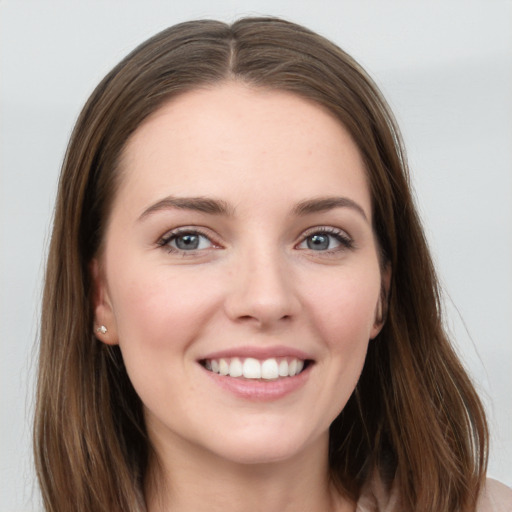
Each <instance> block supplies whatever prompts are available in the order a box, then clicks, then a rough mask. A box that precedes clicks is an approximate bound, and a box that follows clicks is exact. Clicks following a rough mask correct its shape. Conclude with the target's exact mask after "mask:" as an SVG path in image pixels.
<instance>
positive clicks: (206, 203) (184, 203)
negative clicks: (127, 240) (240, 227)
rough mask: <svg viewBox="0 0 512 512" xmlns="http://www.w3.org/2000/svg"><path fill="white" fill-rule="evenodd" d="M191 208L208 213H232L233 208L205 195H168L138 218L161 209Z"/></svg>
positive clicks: (227, 214) (228, 214)
mask: <svg viewBox="0 0 512 512" xmlns="http://www.w3.org/2000/svg"><path fill="white" fill-rule="evenodd" d="M171 209H178V210H193V211H196V212H200V213H208V214H210V215H226V216H231V215H233V209H232V208H231V207H230V206H229V205H228V203H226V202H225V201H221V200H217V199H210V198H207V197H172V196H168V197H165V198H164V199H162V200H160V201H158V202H157V203H155V204H153V205H151V206H150V207H149V208H147V209H146V210H144V211H143V212H142V214H141V215H140V217H139V220H142V219H144V218H145V217H148V216H149V215H151V214H152V213H155V212H158V211H162V210H171Z"/></svg>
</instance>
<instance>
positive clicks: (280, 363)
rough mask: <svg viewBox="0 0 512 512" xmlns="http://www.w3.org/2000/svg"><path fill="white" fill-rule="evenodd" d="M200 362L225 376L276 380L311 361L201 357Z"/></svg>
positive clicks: (298, 371) (297, 370)
mask: <svg viewBox="0 0 512 512" xmlns="http://www.w3.org/2000/svg"><path fill="white" fill-rule="evenodd" d="M200 364H201V365H202V366H203V367H204V368H206V370H208V371H210V372H212V373H217V374H219V375H223V376H227V377H240V378H244V379H253V380H276V379H282V378H286V377H295V375H299V374H300V373H301V372H303V371H304V370H305V369H306V368H307V367H308V366H309V365H310V364H312V361H311V360H309V359H298V358H294V357H271V358H269V359H264V360H259V359H255V358H253V357H247V358H239V357H232V358H219V359H203V360H202V361H200Z"/></svg>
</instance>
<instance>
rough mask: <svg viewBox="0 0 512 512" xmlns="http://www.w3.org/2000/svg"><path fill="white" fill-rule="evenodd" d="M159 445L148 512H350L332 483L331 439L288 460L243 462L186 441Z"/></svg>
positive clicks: (150, 480) (148, 491) (350, 507)
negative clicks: (169, 449)
mask: <svg viewBox="0 0 512 512" xmlns="http://www.w3.org/2000/svg"><path fill="white" fill-rule="evenodd" d="M161 448H162V447H161V446H160V447H158V449H157V453H158V457H157V456H156V455H155V456H154V457H153V460H152V461H151V462H150V470H149V477H148V478H147V481H146V497H147V503H148V512H170V511H172V512H182V511H190V510H194V512H220V511H222V512H231V511H237V512H238V511H240V510H244V511H245V512H256V511H262V510H265V511H266V512H288V511H289V512H291V511H293V512H298V511H302V510H304V511H308V512H314V511H319V512H320V511H322V512H329V511H340V512H341V511H343V512H345V511H347V512H348V511H351V510H354V504H353V503H350V502H348V501H347V500H345V499H344V498H343V497H342V496H341V495H340V494H339V493H338V492H337V491H336V490H335V489H334V486H333V485H332V484H331V482H330V478H329V471H328V466H327V460H328V458H327V439H322V440H320V441H318V442H317V443H315V444H314V445H312V446H309V447H307V448H306V449H305V450H304V451H303V452H301V453H300V454H298V455H296V456H294V457H293V458H291V459H287V460H285V461H277V462H268V463H257V464H246V463H244V464H240V463H237V462H233V461H229V460H225V459H222V458H220V457H218V456H216V455H215V454H211V453H198V449H197V448H196V447H191V446H190V445H187V443H181V444H179V446H176V444H175V443H173V447H172V456H171V454H170V453H169V456H166V453H165V449H164V450H162V449H161Z"/></svg>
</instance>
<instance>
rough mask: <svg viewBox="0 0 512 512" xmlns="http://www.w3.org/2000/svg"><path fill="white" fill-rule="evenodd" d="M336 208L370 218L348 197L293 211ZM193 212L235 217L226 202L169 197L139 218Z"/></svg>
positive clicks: (307, 202) (321, 200)
mask: <svg viewBox="0 0 512 512" xmlns="http://www.w3.org/2000/svg"><path fill="white" fill-rule="evenodd" d="M335 208H351V209H353V210H355V211H356V212H357V213H359V214H360V215H361V216H362V217H363V218H364V219H365V220H366V221H367V222H368V217H367V216H366V213H365V211H364V210H363V208H362V207H361V206H360V205H359V204H358V203H356V202H355V201H353V200H352V199H349V198H348V197H337V196H336V197H320V198H315V199H308V200H305V201H301V202H300V203H297V204H296V205H295V207H294V208H293V210H292V213H293V214H294V215H297V216H300V217H303V216H306V215H311V214H313V213H321V212H326V211H329V210H333V209H335ZM172 209H179V210H192V211H196V212H199V213H206V214H210V215H224V216H228V217H230V216H233V215H234V208H233V207H231V206H230V205H229V204H228V203H227V202H226V201H222V200H219V199H212V198H208V197H173V196H168V197H165V198H163V199H161V200H160V201H158V202H156V203H155V204H153V205H151V206H150V207H149V208H147V209H146V210H144V211H143V212H142V214H141V215H140V217H139V220H142V219H144V218H146V217H148V216H149V215H151V214H153V213H156V212H159V211H162V210H172Z"/></svg>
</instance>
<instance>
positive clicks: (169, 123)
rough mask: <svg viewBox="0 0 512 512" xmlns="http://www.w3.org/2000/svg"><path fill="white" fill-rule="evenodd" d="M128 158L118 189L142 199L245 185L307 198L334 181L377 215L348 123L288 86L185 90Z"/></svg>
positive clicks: (262, 192) (149, 122) (148, 124)
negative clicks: (279, 88) (283, 89)
mask: <svg viewBox="0 0 512 512" xmlns="http://www.w3.org/2000/svg"><path fill="white" fill-rule="evenodd" d="M121 162H122V163H121V170H122V179H121V187H120V191H119V193H120V194H121V195H124V196H125V198H127V199H129V198H130V197H131V198H132V199H133V200H137V202H141V201H142V202H148V201H152V200H154V199H155V198H156V197H157V196H158V195H160V196H163V195H166V194H172V195H178V196H179V195H184V196H191V195H195V196H197V195H207V196H212V195H214V196H229V195H230V194H231V195H233V197H237V196H239V195H240V194H243V193H244V192H247V191H249V192H251V196H252V197H258V196H261V197H269V196H273V197H275V199H276V200H280V195H281V196H282V195H286V197H287V198H293V197H294V196H297V197H296V199H297V200H302V199H303V197H302V196H304V194H305V193H306V192H307V194H308V195H309V196H322V195H332V193H333V188H334V189H338V190H337V191H336V192H339V193H340V194H341V193H344V192H348V193H349V194H352V195H353V196H356V197H353V198H354V199H356V200H357V201H358V202H361V203H362V204H363V207H364V208H365V210H367V214H368V215H370V214H371V212H370V197H369V190H368V186H367V183H366V171H365V168H364V164H363V162H362V158H361V155H360V153H359V150H358V148H357V146H356V145H355V143H354V142H353V140H352V138H351V137H350V135H349V133H348V132H347V130H346V129H345V128H344V126H343V125H342V124H341V123H340V122H339V121H338V120H337V119H336V118H335V117H334V116H333V115H332V114H331V113H330V112H328V111H327V110H326V109H324V108H323V107H321V106H319V105H318V104H316V103H314V102H312V101H309V100H306V99H304V98H302V97H300V96H298V95H295V94H292V93H289V92H282V91H276V90H268V89H260V88H254V87H250V86H247V85H244V84H240V83H225V84H221V85H217V86H214V87H211V88H205V89H198V90H194V91H190V92H187V93H184V94H182V95H180V96H178V97H176V98H173V99H171V100H170V101H169V102H167V103H166V104H164V105H163V106H162V107H161V108H160V109H159V110H157V111H156V112H155V113H153V114H152V115H151V116H150V117H149V118H148V119H146V120H145V121H144V122H143V123H142V124H141V126H139V128H138V129H137V130H136V132H135V133H134V134H133V135H132V137H131V138H130V139H129V141H128V143H127V145H126V147H125V150H124V152H123V155H122V160H121ZM244 184H245V185H246V189H247V190H244V187H243V185H244ZM344 195H346V194H344ZM299 196H301V197H299ZM227 199H228V200H229V197H227Z"/></svg>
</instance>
